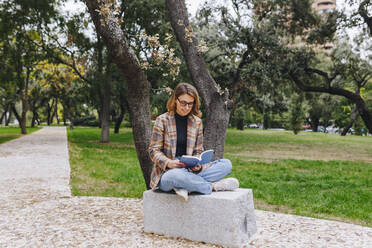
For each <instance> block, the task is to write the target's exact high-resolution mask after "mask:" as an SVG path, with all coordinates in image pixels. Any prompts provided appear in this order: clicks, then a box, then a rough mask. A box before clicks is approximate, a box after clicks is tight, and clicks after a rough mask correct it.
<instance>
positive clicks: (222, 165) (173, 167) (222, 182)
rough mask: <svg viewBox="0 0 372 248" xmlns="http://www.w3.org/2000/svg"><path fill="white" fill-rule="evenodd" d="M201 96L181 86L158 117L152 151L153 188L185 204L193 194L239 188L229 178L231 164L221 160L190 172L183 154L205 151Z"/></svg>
mask: <svg viewBox="0 0 372 248" xmlns="http://www.w3.org/2000/svg"><path fill="white" fill-rule="evenodd" d="M199 107H200V100H199V94H198V92H197V90H196V89H195V87H194V86H192V85H190V84H187V83H180V84H178V85H177V86H176V88H175V89H174V91H173V93H172V96H171V97H170V99H169V100H168V103H167V110H168V112H166V113H164V114H162V115H160V116H159V117H157V118H156V121H155V125H154V129H153V133H152V139H151V144H150V147H149V149H148V152H149V154H150V157H151V160H152V161H153V162H154V167H153V170H152V173H151V182H150V186H151V188H152V189H157V188H159V189H160V190H162V191H171V190H174V191H175V192H176V193H177V194H178V195H179V196H181V197H182V198H183V199H184V200H185V201H187V199H188V193H189V192H198V193H201V194H211V193H212V190H214V191H223V190H234V189H236V188H238V187H239V182H238V180H237V179H235V178H226V179H223V178H224V177H225V176H227V175H229V174H230V172H231V168H232V165H231V162H230V160H228V159H219V160H215V161H213V162H211V163H208V164H204V165H200V164H198V165H197V166H195V167H194V168H190V169H186V168H184V167H185V164H183V163H181V162H180V161H179V157H181V156H182V155H192V156H199V155H200V154H201V153H202V152H203V123H202V121H201V119H200V117H201V112H200V110H199Z"/></svg>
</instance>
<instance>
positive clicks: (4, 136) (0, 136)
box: [0, 127, 40, 144]
mask: <svg viewBox="0 0 372 248" xmlns="http://www.w3.org/2000/svg"><path fill="white" fill-rule="evenodd" d="M39 129H40V128H37V127H35V128H26V130H27V133H32V132H35V131H37V130H39ZM22 135H23V134H21V129H20V128H19V127H0V144H1V143H4V142H7V141H9V140H12V139H16V138H18V137H21V136H22Z"/></svg>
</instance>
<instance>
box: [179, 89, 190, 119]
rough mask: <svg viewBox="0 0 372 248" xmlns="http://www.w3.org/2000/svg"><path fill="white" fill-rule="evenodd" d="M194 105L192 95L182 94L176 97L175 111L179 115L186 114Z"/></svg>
mask: <svg viewBox="0 0 372 248" xmlns="http://www.w3.org/2000/svg"><path fill="white" fill-rule="evenodd" d="M193 106H194V97H192V96H190V95H188V94H183V95H180V96H179V97H177V99H176V112H177V114H179V115H180V116H186V115H188V114H189V113H190V112H191V110H192V107H193Z"/></svg>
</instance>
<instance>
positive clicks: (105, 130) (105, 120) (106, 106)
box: [101, 72, 111, 143]
mask: <svg viewBox="0 0 372 248" xmlns="http://www.w3.org/2000/svg"><path fill="white" fill-rule="evenodd" d="M107 73H109V72H107ZM103 90H104V92H103V102H102V113H101V142H103V143H107V142H110V103H111V83H110V79H109V77H107V78H106V80H105V83H104V89H103Z"/></svg>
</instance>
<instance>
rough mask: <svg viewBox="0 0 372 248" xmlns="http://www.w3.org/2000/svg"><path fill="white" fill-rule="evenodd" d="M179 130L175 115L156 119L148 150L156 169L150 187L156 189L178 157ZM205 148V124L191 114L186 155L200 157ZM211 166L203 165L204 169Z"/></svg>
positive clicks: (152, 174) (168, 113)
mask: <svg viewBox="0 0 372 248" xmlns="http://www.w3.org/2000/svg"><path fill="white" fill-rule="evenodd" d="M176 148H177V128H176V119H175V116H174V113H170V112H167V113H164V114H162V115H160V116H158V117H157V118H156V121H155V125H154V128H153V131H152V138H151V144H150V147H149V149H148V152H149V154H150V157H151V160H152V161H153V162H154V167H153V168H152V172H151V182H150V187H151V188H152V189H154V188H156V187H157V185H158V183H159V181H160V178H161V176H162V175H163V174H164V172H165V171H167V170H168V168H167V165H168V163H169V161H170V160H173V159H174V158H175V156H176ZM203 151H204V148H203V122H202V121H201V119H200V118H199V117H197V116H195V115H192V114H190V115H189V117H188V120H187V145H186V155H192V156H199V155H200V154H201V153H202V152H203ZM207 167H209V165H203V169H205V168H207Z"/></svg>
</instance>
